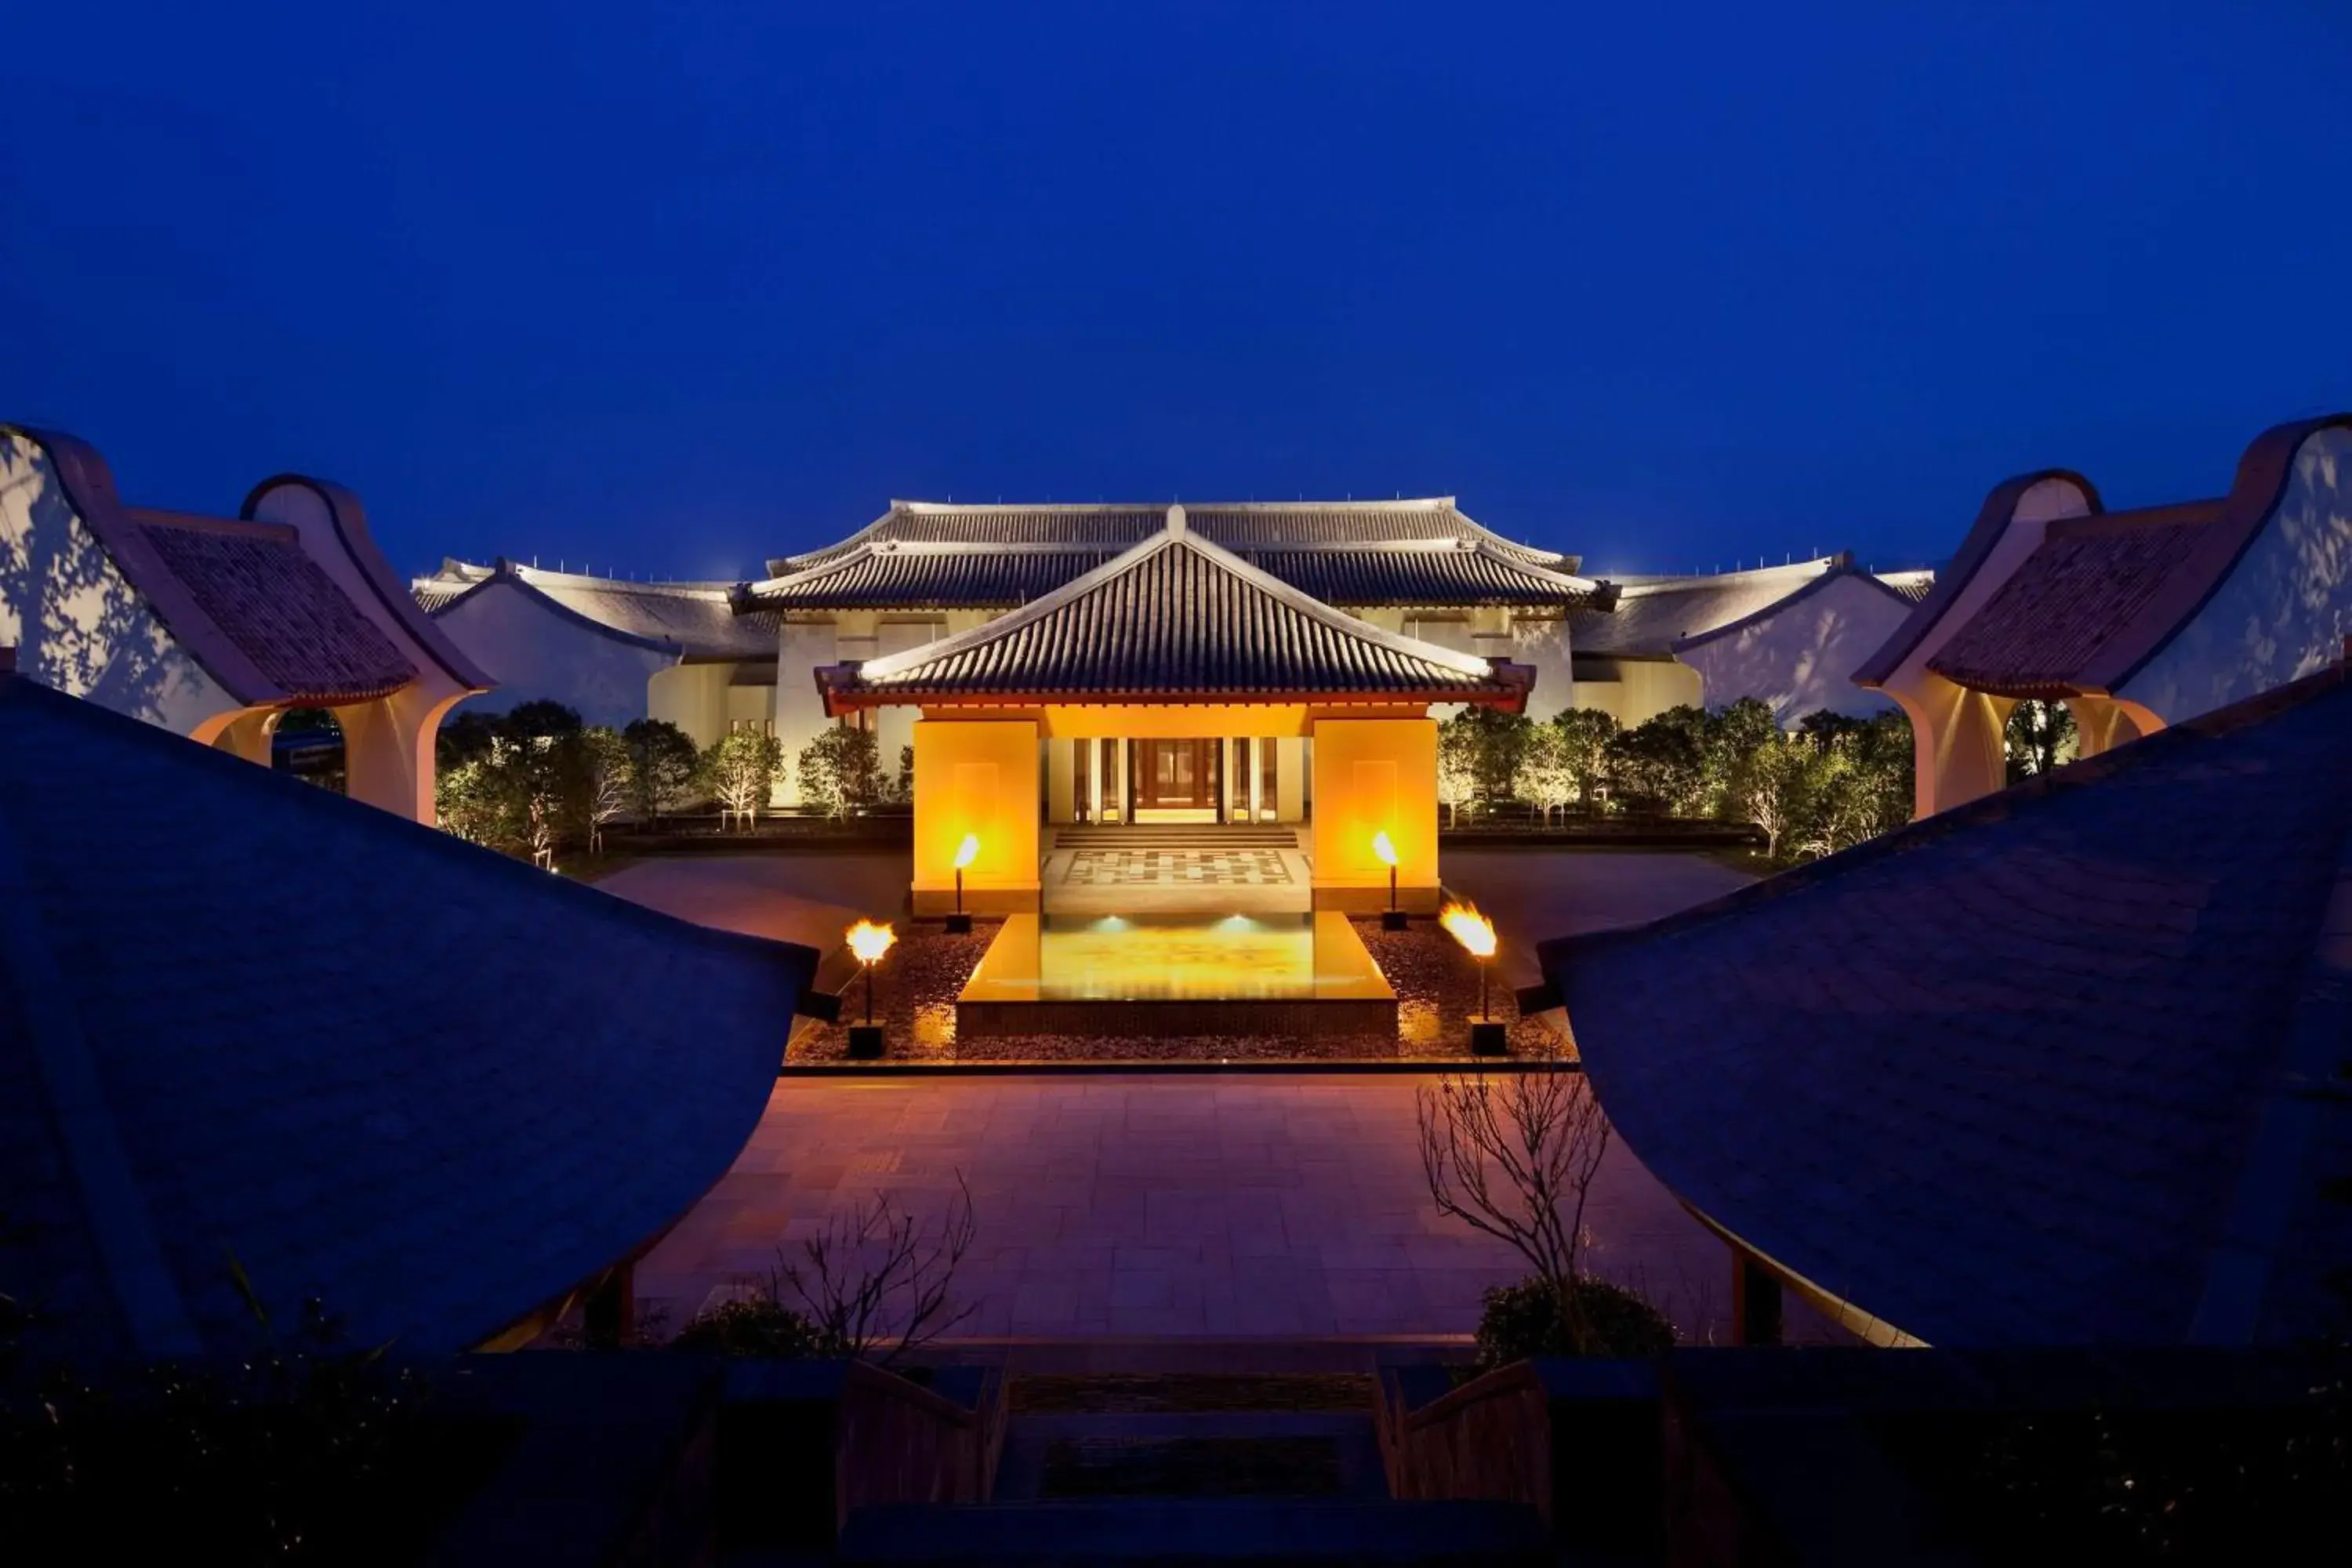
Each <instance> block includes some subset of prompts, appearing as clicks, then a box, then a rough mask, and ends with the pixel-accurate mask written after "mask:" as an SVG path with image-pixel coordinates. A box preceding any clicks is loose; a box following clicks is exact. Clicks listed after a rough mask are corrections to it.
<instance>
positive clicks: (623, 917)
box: [0, 677, 815, 1360]
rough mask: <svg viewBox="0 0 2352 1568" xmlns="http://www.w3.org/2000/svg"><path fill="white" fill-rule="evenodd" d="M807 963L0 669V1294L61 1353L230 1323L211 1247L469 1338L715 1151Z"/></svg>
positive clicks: (713, 1170)
mask: <svg viewBox="0 0 2352 1568" xmlns="http://www.w3.org/2000/svg"><path fill="white" fill-rule="evenodd" d="M158 803H168V809H158ZM814 960H815V955H814V953H812V952H809V951H808V950H807V949H805V948H800V947H795V946H793V945H791V944H786V943H776V942H761V941H758V940H755V939H751V938H746V937H739V936H735V935H732V934H730V933H725V932H719V931H709V930H705V929H703V928H701V927H698V926H692V925H688V924H687V923H685V922H682V921H674V920H671V919H669V918H667V917H666V916H661V915H657V914H655V913H653V912H652V911H650V910H643V909H640V908H638V907H637V906H635V905H633V904H630V903H626V902H625V901H623V900H619V899H615V898H613V897H611V896H610V895H608V894H604V893H601V892H598V891H596V890H595V889H591V888H585V887H581V886H578V885H576V884H572V883H570V882H567V881H564V880H562V879H558V878H554V877H550V876H549V875H547V874H546V873H545V872H543V871H536V870H533V869H532V868H530V867H528V866H525V865H522V864H520V863H519V862H516V861H512V860H509V859H506V858H502V857H499V856H497V855H494V854H491V853H490V852H488V851H487V850H482V849H477V848H473V847H469V846H467V845H464V844H461V843H459V842H457V840H456V839H454V838H450V837H447V836H446V835H443V834H440V833H437V832H435V831H433V830H432V829H430V828H425V827H419V826H415V825H414V824H411V823H407V822H404V821H401V820H400V819H398V818H396V817H394V816H391V815H390V814H389V813H385V812H382V811H378V810H376V809H374V808H373V807H371V806H366V805H359V804H357V803H354V802H351V801H347V800H344V799H342V798H341V797H340V796H337V795H331V794H330V793H328V792H326V791H323V790H320V789H318V788H316V787H314V786H312V785H310V784H301V783H299V782H297V781H295V780H293V779H290V778H289V777H286V776H284V775H281V774H273V773H269V772H268V770H266V769H262V768H258V767H255V766H254V765H252V764H251V763H244V762H240V761H238V760H237V759H236V758H234V757H231V756H229V755H228V754H226V753H225V752H217V751H215V750H213V749H212V748H209V747H205V746H200V745H195V744H193V743H191V742H187V741H185V740H183V739H181V738H179V737H177V736H173V735H171V734H168V733H166V732H164V731H160V730H157V729H154V728H152V726H149V725H145V724H142V723H139V722H137V721H132V720H130V719H126V718H122V717H120V716H117V715H115V714H112V713H109V712H107V711H104V710H100V709H99V708H97V707H95V706H93V705H91V704H89V703H84V702H79V701H77V700H73V699H71V698H68V697H65V696H62V695H60V694H58V693H57V692H54V691H51V690H48V689H46V688H43V687H40V686H38V685H36V684H35V683H34V682H32V681H30V680H28V679H12V678H5V677H0V1210H5V1214H6V1217H7V1219H8V1220H9V1222H10V1223H11V1224H12V1225H14V1226H22V1227H24V1228H25V1230H26V1234H27V1237H28V1239H27V1241H26V1244H25V1246H23V1247H18V1248H13V1249H11V1251H10V1252H9V1254H8V1256H7V1262H8V1264H9V1269H8V1281H7V1287H8V1289H11V1290H12V1291H15V1292H17V1293H19V1294H26V1295H29V1296H31V1297H32V1298H33V1299H34V1300H37V1301H40V1302H42V1303H43V1304H44V1305H45V1306H46V1307H47V1309H48V1310H49V1311H50V1312H51V1313H52V1315H53V1317H54V1320H55V1321H56V1322H57V1323H58V1325H60V1327H59V1329H58V1331H59V1332H60V1333H62V1334H64V1335H66V1336H68V1337H69V1338H70V1340H71V1342H72V1343H71V1349H72V1351H73V1352H74V1353H75V1354H76V1356H77V1357H78V1358H82V1359H93V1360H94V1359H101V1358H103V1357H105V1356H107V1355H110V1354H113V1353H118V1352H125V1353H157V1352H173V1353H178V1352H185V1351H190V1350H205V1351H223V1352H226V1351H234V1350H236V1349H238V1348H240V1347H243V1346H245V1345H247V1343H249V1342H250V1325H249V1322H248V1321H247V1319H246V1317H245V1313H244V1310H243V1308H242V1306H241V1305H240V1303H239V1301H238V1299H237V1297H236V1293H235V1291H234V1289H232V1286H231V1282H230V1276H229V1273H228V1270H227V1267H226V1264H227V1260H228V1259H230V1258H235V1259H236V1262H237V1263H238V1264H240V1265H242V1266H243V1268H245V1270H246V1271H247V1274H248V1275H249V1276H250V1278H251V1279H252V1280H253V1282H254V1285H255V1287H256V1288H257V1289H258V1290H259V1292H260V1293H261V1294H262V1296H263V1298H264V1299H265V1300H266V1301H268V1303H269V1304H270V1305H271V1307H272V1308H273V1310H275V1311H276V1313H277V1314H278V1316H279V1318H280V1320H281V1321H295V1320H296V1319H297V1317H298V1311H297V1309H298V1307H299V1303H300V1302H301V1300H303V1299H304V1298H305V1297H309V1296H312V1295H316V1296H319V1297H320V1298H321V1299H322V1300H324V1301H325V1303H326V1304H327V1306H328V1307H329V1308H330V1309H331V1310H333V1311H336V1312H339V1313H341V1314H344V1315H345V1316H346V1317H347V1318H348V1319H349V1320H350V1321H351V1324H352V1331H353V1332H354V1334H355V1335H356V1336H357V1338H358V1340H359V1341H360V1342H362V1343H372V1342H378V1341H382V1340H384V1339H388V1338H391V1337H393V1336H395V1335H396V1336H398V1337H399V1340H400V1342H401V1344H402V1345H403V1347H404V1350H410V1351H415V1352H420V1353H433V1352H440V1351H446V1350H451V1349H456V1348H458V1347H461V1346H464V1345H467V1344H469V1343H472V1342H478V1341H479V1340H480V1339H481V1338H482V1337H484V1336H486V1335H488V1334H490V1333H492V1332H493V1331H497V1330H499V1329H500V1328H502V1327H503V1326H505V1325H506V1324H508V1323H509V1322H511V1321H515V1320H516V1319H518V1318H520V1317H522V1316H524V1315H525V1314H527V1313H529V1312H530V1311H531V1310H535V1309H537V1308H538V1307H540V1306H541V1305H542V1304H544V1303H546V1302H547V1301H549V1300H551V1298H554V1297H556V1296H558V1295H560V1294H561V1293H562V1292H563V1291H565V1290H567V1289H571V1288H572V1287H573V1286H575V1285H577V1284H579V1283H582V1282H583V1281H584V1280H586V1279H589V1278H590V1277H592V1276H593V1275H594V1274H595V1273H596V1272H597V1271H599V1270H601V1269H603V1268H605V1267H606V1266H608V1265H610V1264H611V1263H613V1262H614V1261H615V1260H617V1259H619V1258H622V1257H624V1256H625V1255H627V1254H629V1253H630V1252H632V1251H633V1250H634V1249H635V1247H638V1246H639V1245H640V1244H641V1243H643V1242H645V1241H646V1240H647V1239H649V1238H650V1237H654V1236H656V1235H658V1234H659V1233H660V1232H661V1231H662V1230H663V1229H664V1228H665V1227H666V1226H667V1225H668V1224H669V1223H670V1222H671V1221H672V1220H673V1219H674V1218H675V1217H676V1216H677V1215H679V1214H680V1213H681V1212H683V1211H684V1210H685V1209H686V1208H687V1207H688V1205H691V1204H692V1203H693V1202H694V1201H695V1200H696V1199H697V1198H698V1196H699V1195H700V1194H702V1193H703V1191H704V1190H705V1189H706V1188H707V1187H708V1186H709V1184H711V1183H712V1182H713V1181H715V1180H716V1179H717V1178H718V1177H719V1175H720V1174H722V1173H724V1172H725V1171H726V1169H727V1167H728V1166H729V1164H730V1163H731V1162H732V1160H733V1158H734V1156H735V1155H736V1153H737V1152H739V1151H740V1148H741V1146H742V1143H743V1141H744V1139H745V1138H746V1137H747V1136H748V1135H749V1133H750V1131H751V1128H752V1127H753V1126H754V1125H755V1124H756V1123H757V1121H758V1120H759V1117H760V1114H761V1109H762V1108H763V1107H764V1105H765V1104H766V1101H767V1097H768V1094H769V1092H770V1090H771V1089H772V1087H773V1084H774V1079H775V1069H776V1063H777V1060H778V1058H779V1056H780V1054H781V1052H782V1045H783V1039H784V1033H785V1030H786V1028H787V1027H788V1026H789V1024H790V1021H791V1016H792V1013H793V1007H794V1006H795V1005H796V1004H797V1002H798V1001H799V999H800V997H801V994H802V993H803V988H804V987H805V985H806V984H807V982H808V978H809V976H810V973H811V971H812V969H813V966H814ZM453 998H456V999H457V1002H456V1004H455V1005H453V1004H452V999H453Z"/></svg>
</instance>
